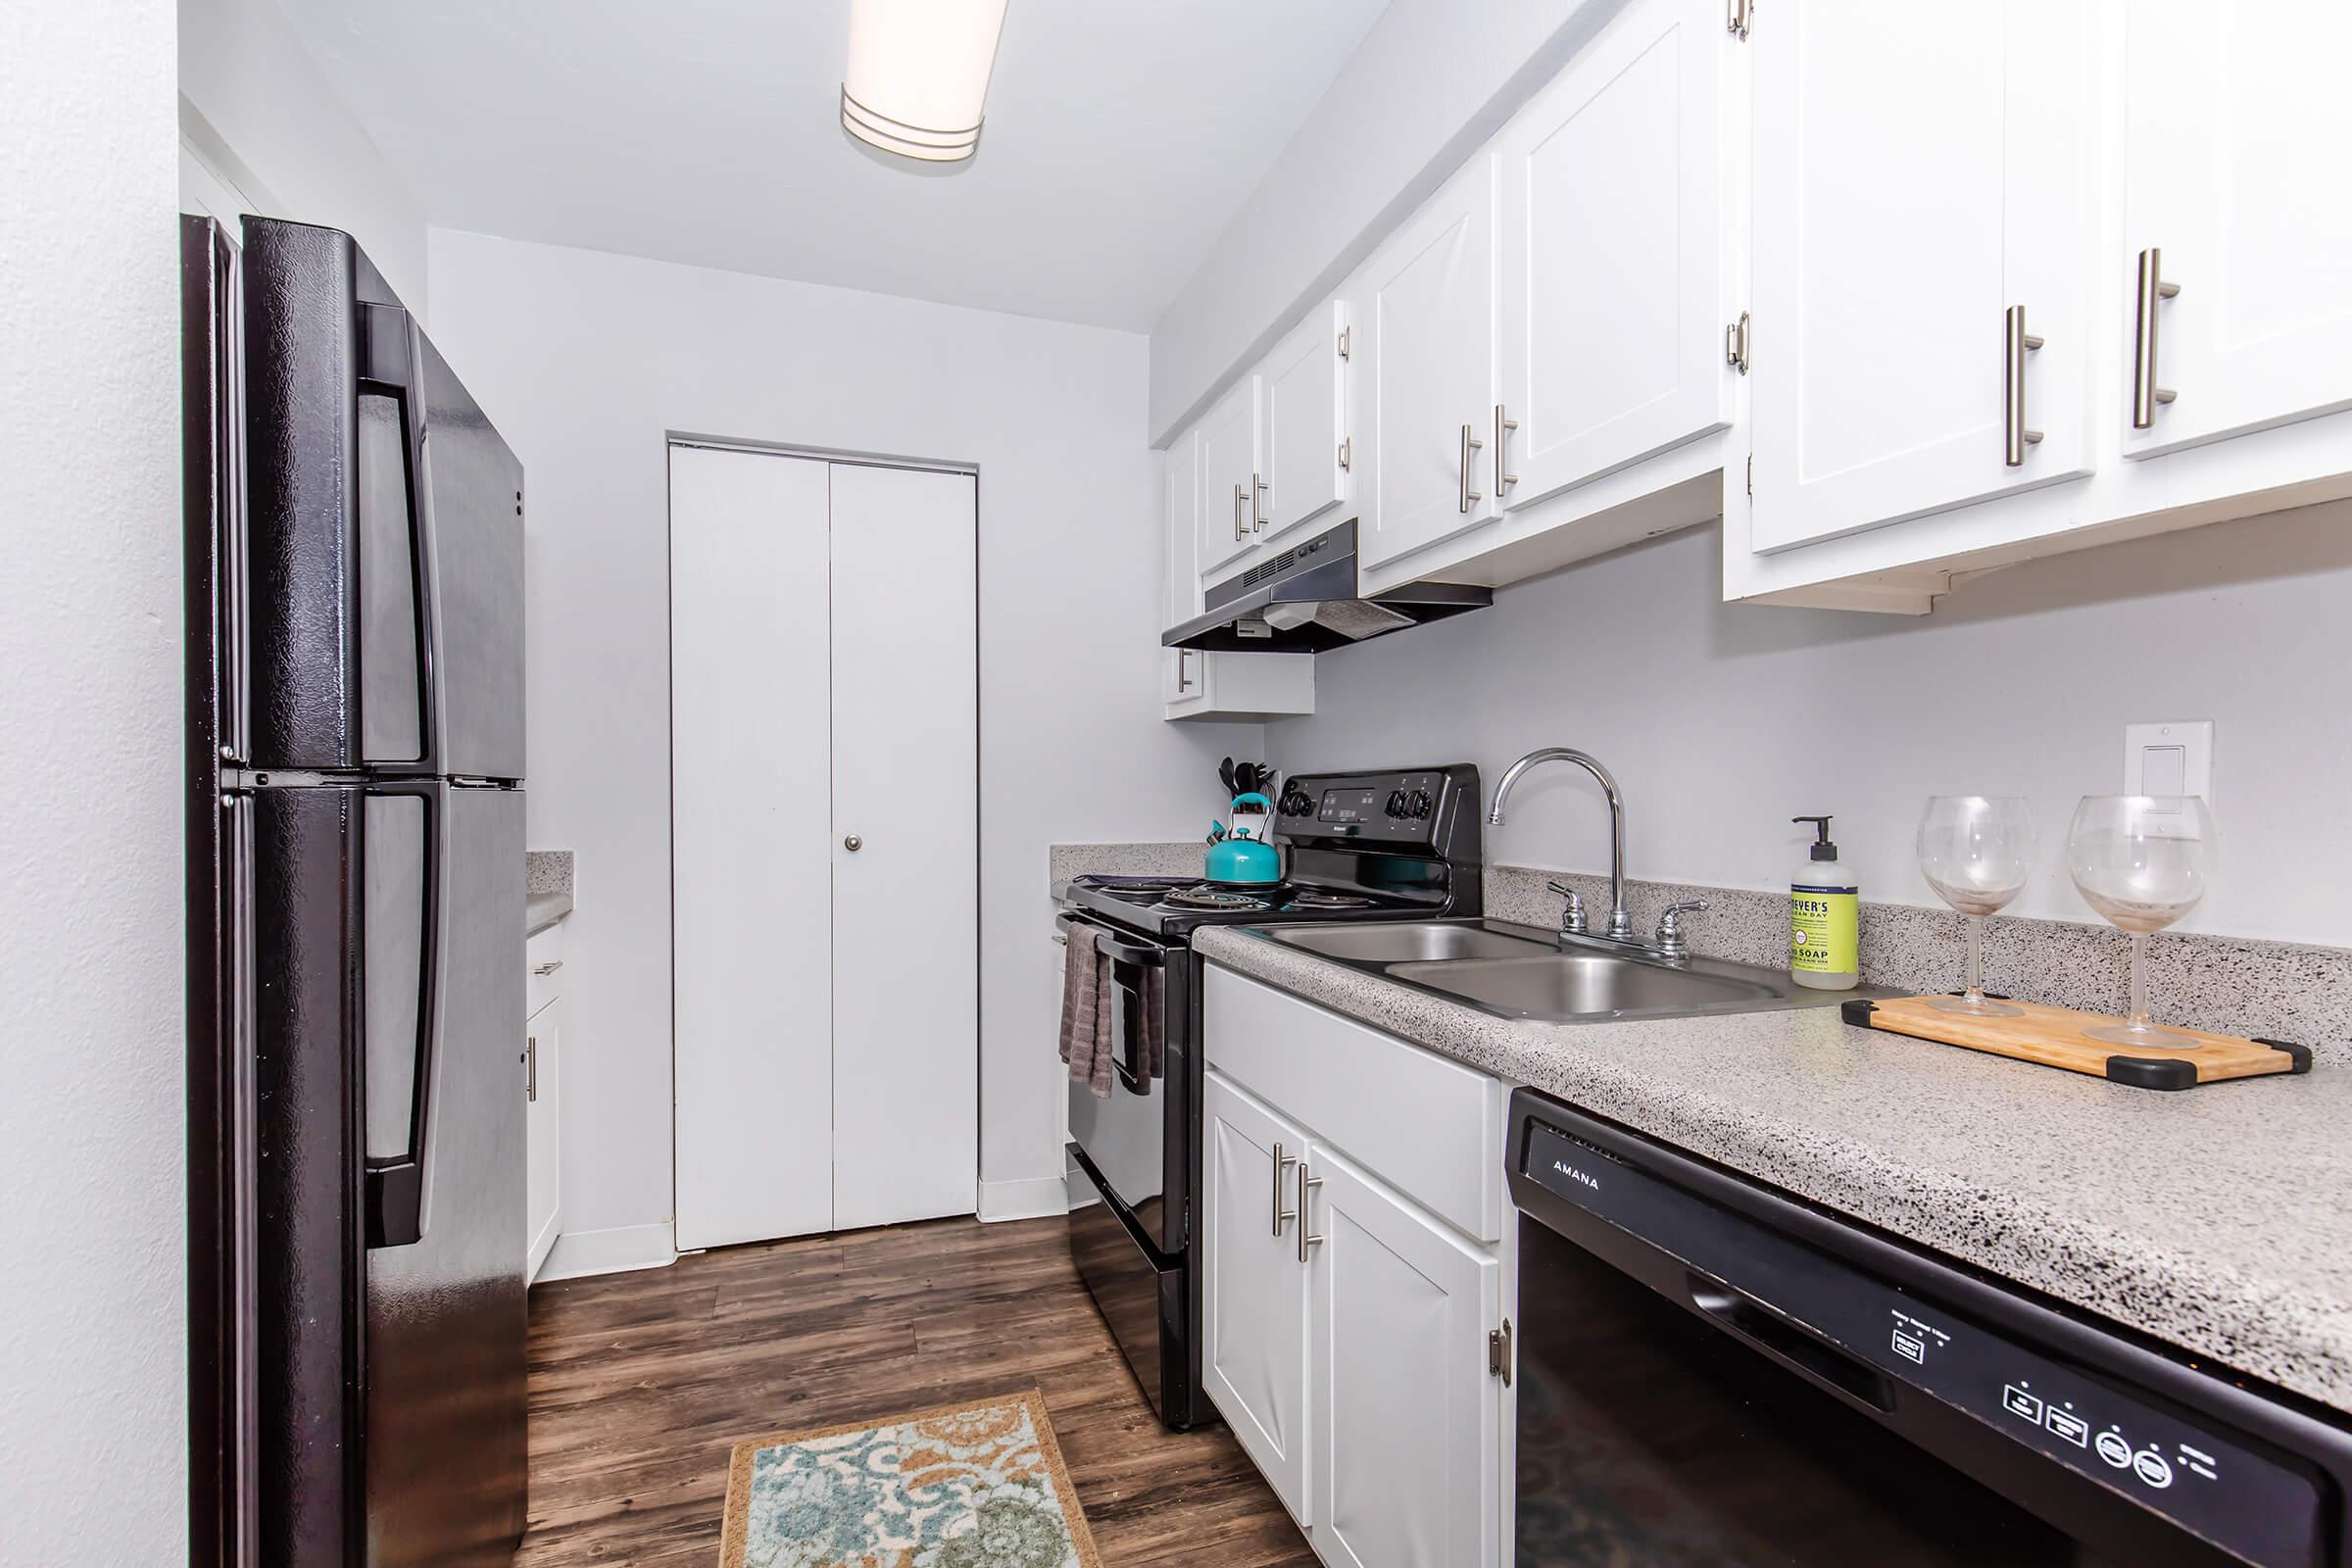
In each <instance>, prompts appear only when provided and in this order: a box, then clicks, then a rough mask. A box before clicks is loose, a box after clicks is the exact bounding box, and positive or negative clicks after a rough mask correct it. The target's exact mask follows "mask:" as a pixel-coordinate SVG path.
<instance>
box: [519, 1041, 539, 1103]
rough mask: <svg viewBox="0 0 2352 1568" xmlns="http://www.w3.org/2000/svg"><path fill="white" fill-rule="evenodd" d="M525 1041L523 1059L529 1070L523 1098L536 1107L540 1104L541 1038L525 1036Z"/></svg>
mask: <svg viewBox="0 0 2352 1568" xmlns="http://www.w3.org/2000/svg"><path fill="white" fill-rule="evenodd" d="M523 1039H524V1041H525V1042H526V1046H525V1049H524V1051H523V1053H522V1059H523V1061H524V1063H525V1064H526V1068H527V1070H526V1071H525V1073H524V1075H523V1080H522V1098H523V1099H525V1100H527V1101H529V1102H530V1103H532V1104H534V1105H535V1104H537V1103H539V1037H538V1036H537V1035H525V1036H524V1037H523Z"/></svg>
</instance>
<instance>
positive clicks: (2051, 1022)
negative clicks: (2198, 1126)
mask: <svg viewBox="0 0 2352 1568" xmlns="http://www.w3.org/2000/svg"><path fill="white" fill-rule="evenodd" d="M1940 1000H1941V999H1940V998H1937V997H1891V998H1884V999H1881V1000H1879V1001H1876V1002H1866V1001H1862V1000H1860V999H1858V998H1857V999H1856V1000H1854V1001H1852V1002H1848V1003H1844V1004H1842V1005H1840V1007H1839V1008H1838V1010H1839V1011H1840V1012H1841V1013H1842V1014H1843V1015H1844V1017H1845V1021H1846V1022H1847V1023H1850V1024H1853V1025H1855V1026H1856V1027H1858V1028H1862V1029H1879V1030H1884V1031H1886V1032H1887V1033H1889V1034H1898V1035H1909V1036H1911V1037H1912V1038H1913V1039H1915V1040H1932V1041H1935V1042H1936V1043H1937V1044H1940V1045H1946V1046H1961V1047H1965V1048H1966V1049H1968V1050H1970V1051H1986V1052H1990V1053H1991V1054H1994V1055H1996V1056H2013V1057H2015V1058H2016V1059H2017V1060H2019V1061H2032V1062H2038V1063H2039V1064H2040V1065H2042V1066H2044V1067H2063V1068H2065V1069H2066V1070H2067V1071H2068V1072H2082V1073H2088V1074H2090V1075H2091V1076H2092V1077H2094V1078H2105V1079H2107V1080H2109V1081H2110V1082H2113V1083H2119V1084H2128V1085H2130V1086H2131V1087H2132V1088H2134V1089H2194V1088H2196V1087H2197V1086H2198V1085H2199V1084H2212V1083H2222V1082H2225V1081H2227V1080H2229V1079H2231V1078H2262V1077H2268V1076H2270V1075H2272V1074H2274V1073H2291V1072H2309V1071H2311V1051H2310V1049H2309V1048H2308V1047H2305V1046H2295V1045H2289V1044H2287V1043H2286V1042H2285V1041H2282V1040H2262V1039H2247V1038H2245V1037H2243V1036H2240V1035H2216V1034H2208V1033H2206V1032H2205V1031H2204V1030H2202V1029H2180V1030H2178V1031H2177V1032H2178V1033H2180V1034H2184V1035H2189V1036H2192V1037H2194V1038H2195V1040H2196V1041H2197V1049H2196V1050H2194V1051H2163V1050H2156V1049H2153V1048H2149V1047H2139V1046H2117V1045H2110V1044H2108V1043H2107V1042H2106V1041H2104V1040H2092V1039H2090V1038H2088V1037H2087V1036H2085V1035H2084V1034H2083V1033H2082V1031H2083V1030H2085V1029H2089V1028H2093V1027H2096V1026H2097V1025H2100V1024H2112V1023H2121V1022H2122V1021H2123V1020H2122V1019H2120V1018H2117V1017H2114V1016H2112V1015H2110V1014H2107V1013H2099V1012H2081V1011H2078V1010H2076V1009H2075V1008H2073V1007H2053V1006H2049V1005H2046V1004H2044V1003H2039V1002H2018V1001H2016V1000H2014V999H2003V1000H2005V1001H2007V1002H2008V1004H2009V1005H2010V1006H2012V1007H2015V1008H2017V1009H2018V1016H2016V1017H2014V1018H1979V1017H1973V1016H1971V1015H1970V1014H1968V1013H1964V1012H1945V1011H1943V1010H1941V1009H1940V1008H1938V1007H1936V1006H1935V1005H1934V1004H1935V1003H1936V1002H1938V1001H1940ZM2165 1027H2166V1028H2168V1029H2170V1028H2174V1027H2175V1026H2173V1025H2171V1024H2167V1025H2166V1026H2165Z"/></svg>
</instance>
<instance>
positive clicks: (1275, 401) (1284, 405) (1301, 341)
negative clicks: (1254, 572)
mask: <svg viewBox="0 0 2352 1568" xmlns="http://www.w3.org/2000/svg"><path fill="white" fill-rule="evenodd" d="M1352 350H1353V344H1352V339H1351V338H1350V337H1349V336H1348V307H1347V305H1346V304H1345V303H1344V302H1342V301H1339V300H1333V301H1331V302H1330V303H1329V304H1326V305H1322V306H1319V307H1317V308H1316V309H1314V310H1311V311H1309V312H1307V314H1306V319H1305V320H1304V321H1301V322H1300V323H1299V325H1298V327H1297V328H1296V329H1294V330H1293V331H1292V333H1291V335H1290V336H1289V337H1286V338H1284V339H1283V340H1282V342H1281V343H1279V344H1277V345H1276V346H1275V348H1274V352H1273V353H1271V354H1269V355H1267V356H1266V359H1265V363H1264V364H1262V365H1260V366H1259V367H1258V372H1257V373H1258V381H1259V383H1260V385H1261V386H1262V387H1263V389H1264V390H1263V393H1262V401H1263V403H1264V411H1263V417H1264V420H1265V428H1264V430H1263V431H1262V432H1261V433H1260V437H1259V442H1258V445H1259V446H1260V448H1261V449H1262V451H1263V454H1264V459H1265V478H1266V481H1267V487H1266V494H1265V513H1264V516H1265V526H1264V528H1263V529H1262V530H1261V532H1260V534H1259V537H1260V538H1262V539H1265V540H1268V541H1271V540H1273V539H1275V538H1276V537H1278V536H1280V535H1282V534H1285V533H1288V532H1289V531H1290V530H1291V529H1293V528H1295V527H1297V526H1299V524H1300V523H1303V522H1308V521H1311V520H1314V519H1316V518H1330V517H1333V515H1334V514H1335V513H1336V512H1337V510H1338V509H1339V508H1341V507H1343V506H1345V505H1346V504H1347V502H1348V465H1347V464H1346V463H1345V462H1344V461H1343V454H1342V452H1341V450H1340V447H1341V443H1343V442H1345V441H1346V440H1347V439H1348V354H1349V353H1351V352H1352Z"/></svg>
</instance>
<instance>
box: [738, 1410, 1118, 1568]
mask: <svg viewBox="0 0 2352 1568" xmlns="http://www.w3.org/2000/svg"><path fill="white" fill-rule="evenodd" d="M718 1560H719V1568H1103V1560H1102V1558H1100V1557H1098V1556H1097V1555H1095V1544H1094V1540H1093V1538H1092V1537H1090V1536H1089V1535H1088V1534H1087V1529H1086V1515H1085V1514H1084V1513H1083V1512H1082V1511H1080V1509H1079V1507H1078V1497H1077V1495H1076V1493H1075V1492H1073V1491H1072V1490H1071V1487H1070V1476H1069V1472H1068V1471H1067V1470H1066V1469H1064V1468H1063V1466H1062V1462H1061V1450H1060V1449H1059V1448H1057V1447H1055V1446H1054V1428H1053V1425H1052V1423H1050V1422H1049V1421H1048V1420H1047V1419H1046V1401H1045V1400H1044V1399H1043V1398H1042V1397H1039V1396H1038V1395H1037V1394H1036V1393H1034V1392H1032V1393H1029V1394H1023V1395H1018V1396H1016V1397H1012V1398H1007V1399H988V1400H983V1401H981V1402H979V1403H977V1404H958V1405H951V1406H948V1407H947V1408H945V1409H939V1410H925V1411H922V1412H921V1413H920V1414H917V1415H909V1416H901V1417H900V1418H899V1419H897V1420H895V1421H886V1422H884V1423H882V1424H881V1425H879V1426H844V1427H826V1428H823V1429H822V1430H819V1431H815V1432H781V1433H777V1434H776V1435H775V1436H773V1437H766V1438H755V1439H753V1440H752V1441H751V1442H749V1443H739V1444H737V1445H736V1446H735V1458H734V1462H733V1463H732V1464H731V1465H730V1466H729V1467H728V1470H727V1524H726V1535H725V1537H724V1540H723V1542H722V1544H721V1545H720V1547H719V1557H718Z"/></svg>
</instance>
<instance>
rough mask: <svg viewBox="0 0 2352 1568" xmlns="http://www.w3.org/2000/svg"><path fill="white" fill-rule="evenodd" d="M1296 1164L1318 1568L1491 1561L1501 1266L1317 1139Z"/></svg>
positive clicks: (1496, 1529) (1495, 1533) (1497, 1494)
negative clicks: (1300, 1187)
mask: <svg viewBox="0 0 2352 1568" xmlns="http://www.w3.org/2000/svg"><path fill="white" fill-rule="evenodd" d="M1304 1161H1305V1163H1304V1168H1305V1169H1307V1170H1308V1172H1309V1176H1308V1178H1307V1184H1306V1196H1305V1199H1304V1200H1303V1201H1302V1202H1301V1204H1300V1214H1299V1223H1300V1224H1303V1225H1305V1226H1307V1227H1308V1230H1307V1244H1308V1245H1307V1252H1308V1256H1309V1257H1310V1258H1311V1259H1312V1262H1311V1263H1310V1265H1309V1268H1308V1278H1307V1426H1308V1431H1309V1432H1310V1433H1311V1434H1312V1435H1313V1442H1312V1444H1311V1450H1312V1452H1313V1454H1314V1461H1313V1462H1314V1470H1313V1474H1312V1475H1311V1477H1310V1478H1309V1482H1308V1487H1309V1491H1310V1492H1311V1493H1312V1495H1313V1496H1314V1499H1315V1501H1316V1504H1317V1511H1316V1518H1315V1521H1314V1525H1313V1536H1314V1544H1315V1550H1316V1553H1317V1554H1318V1555H1319V1556H1321V1557H1322V1559H1323V1560H1324V1561H1325V1562H1326V1563H1330V1564H1332V1565H1333V1568H1342V1565H1345V1568H1407V1565H1413V1568H1421V1565H1427V1568H1439V1565H1441V1564H1454V1563H1470V1564H1477V1563H1496V1562H1499V1561H1500V1560H1501V1554H1500V1552H1499V1550H1498V1549H1497V1548H1498V1544H1499V1541H1500V1537H1501V1519H1500V1511H1499V1510H1500V1504H1501V1479H1500V1478H1501V1451H1502V1422H1501V1416H1500V1413H1499V1412H1500V1408H1501V1399H1500V1394H1501V1382H1500V1380H1499V1378H1497V1377H1496V1376H1495V1375H1494V1374H1493V1373H1491V1372H1490V1371H1489V1370H1488V1341H1487V1335H1488V1333H1489V1332H1490V1331H1491V1330H1493V1329H1495V1328H1496V1327H1497V1326H1498V1325H1499V1324H1500V1322H1501V1272H1502V1271H1501V1265H1500V1264H1499V1262H1498V1261H1497V1259H1496V1258H1495V1254H1494V1253H1493V1252H1492V1251H1488V1250H1484V1249H1480V1248H1474V1247H1472V1246H1471V1245H1470V1244H1469V1243H1468V1242H1466V1241H1464V1240H1462V1239H1461V1238H1460V1237H1459V1236H1458V1235H1456V1234H1455V1233H1453V1232H1451V1231H1449V1230H1448V1229H1447V1228H1446V1226H1444V1225H1442V1224H1440V1223H1439V1222H1438V1221H1436V1220H1434V1219H1432V1218H1430V1217H1429V1216H1428V1215H1426V1214H1424V1213H1422V1212H1421V1211H1420V1210H1419V1209H1418V1208H1417V1207H1415V1206H1414V1205H1413V1204H1412V1203H1410V1202H1408V1201H1405V1200H1404V1199H1403V1198H1402V1197H1400V1196H1398V1195H1397V1193H1395V1192H1393V1191H1391V1190H1390V1189H1389V1188H1388V1187H1386V1186H1384V1185H1382V1184H1381V1183H1380V1182H1379V1181H1377V1180H1375V1179H1374V1178H1373V1177H1371V1176H1368V1175H1366V1174H1364V1173H1363V1172H1362V1171H1359V1170H1357V1169H1356V1168H1355V1167H1354V1166H1352V1165H1350V1164H1349V1163H1348V1161H1347V1160H1345V1159H1343V1158H1341V1157H1340V1156H1339V1155H1338V1154H1336V1153H1333V1152H1331V1151H1329V1150H1327V1149H1325V1148H1323V1147H1322V1146H1321V1145H1320V1144H1316V1143H1314V1142H1312V1141H1310V1142H1309V1144H1308V1146H1307V1151H1306V1153H1305V1155H1304ZM1317 1183H1320V1186H1319V1187H1318V1186H1317V1185H1315V1184H1317ZM1318 1236H1319V1237H1320V1238H1321V1240H1320V1241H1318V1240H1317V1239H1316V1238H1317V1237H1318Z"/></svg>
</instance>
